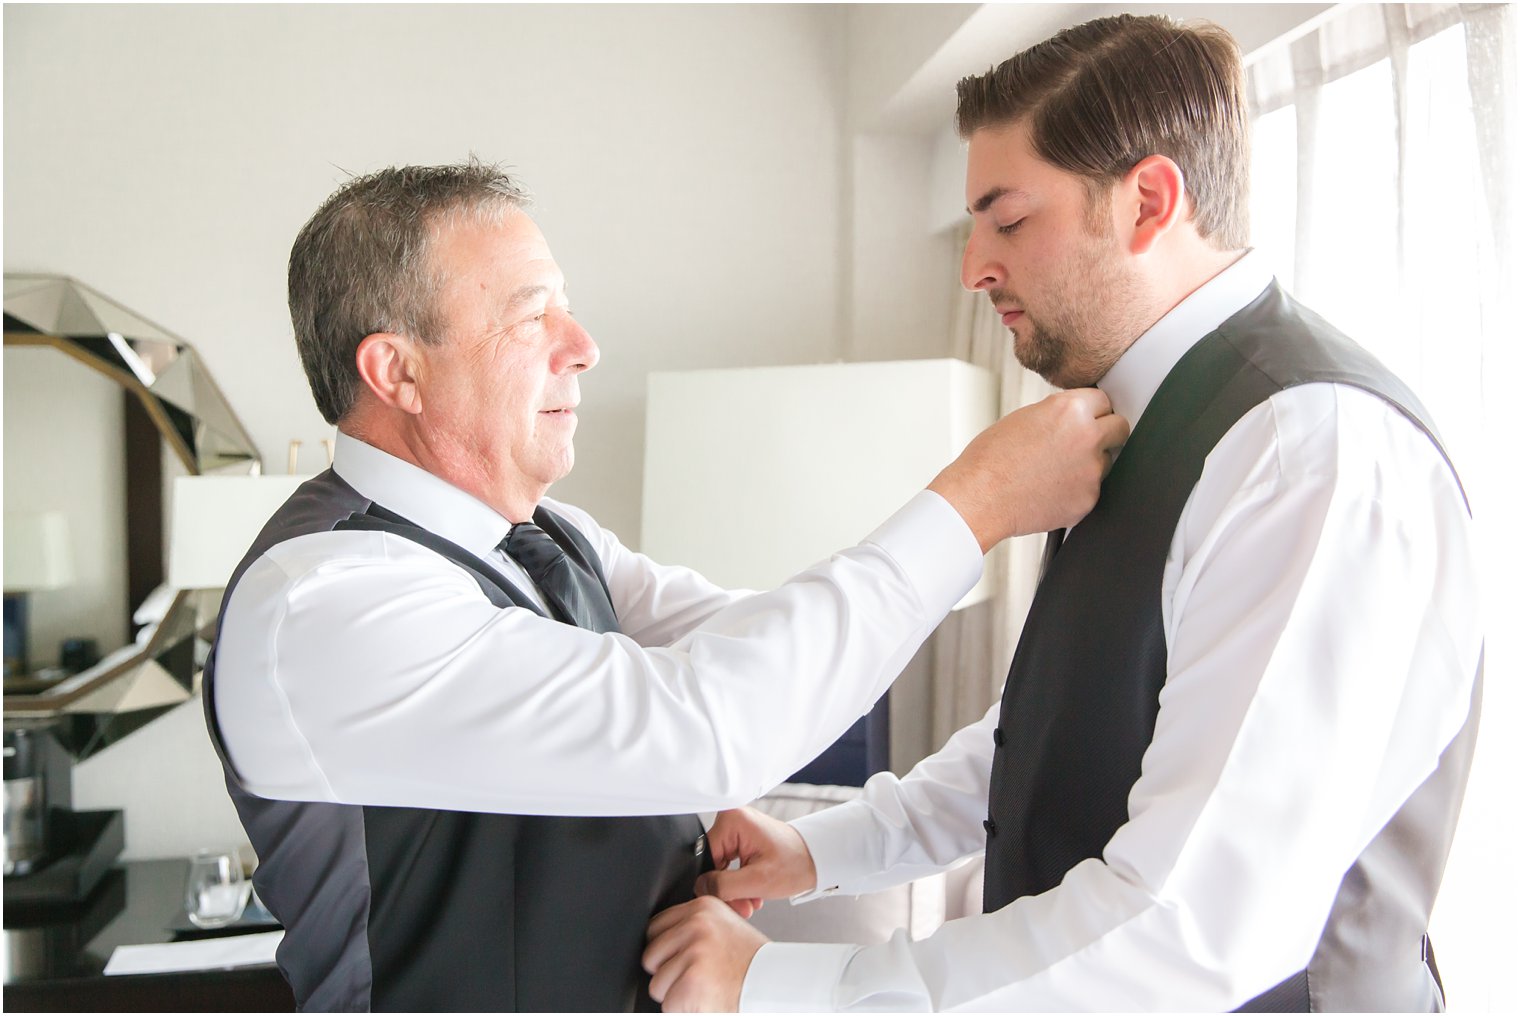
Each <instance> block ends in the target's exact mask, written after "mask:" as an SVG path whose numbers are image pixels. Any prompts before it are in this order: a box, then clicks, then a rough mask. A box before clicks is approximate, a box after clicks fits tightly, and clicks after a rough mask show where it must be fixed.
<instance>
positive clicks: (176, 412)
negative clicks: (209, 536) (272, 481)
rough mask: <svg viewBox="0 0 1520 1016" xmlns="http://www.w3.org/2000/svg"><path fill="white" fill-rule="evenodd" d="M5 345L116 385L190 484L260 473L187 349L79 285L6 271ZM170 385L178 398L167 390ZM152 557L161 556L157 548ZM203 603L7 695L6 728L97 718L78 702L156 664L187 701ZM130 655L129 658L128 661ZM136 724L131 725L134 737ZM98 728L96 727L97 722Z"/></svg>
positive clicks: (182, 599) (175, 604) (190, 599)
mask: <svg viewBox="0 0 1520 1016" xmlns="http://www.w3.org/2000/svg"><path fill="white" fill-rule="evenodd" d="M5 345H6V346H22V347H26V346H30V347H40V346H50V347H52V348H54V349H57V350H59V351H60V352H61V353H62V354H64V355H65V356H68V357H70V358H72V359H74V360H76V361H78V362H80V363H82V364H84V365H85V366H86V367H88V368H90V369H91V370H93V371H96V372H97V373H99V374H101V375H103V376H105V377H107V378H109V379H110V380H112V381H114V382H116V384H117V385H119V386H120V387H121V388H122V389H123V391H125V392H128V393H130V394H131V395H132V396H133V397H135V398H136V400H137V402H138V403H139V404H140V405H141V406H142V408H143V410H144V411H145V412H146V415H147V418H148V419H149V420H150V421H151V422H152V424H153V426H154V428H155V429H156V430H157V431H158V433H159V435H160V436H161V438H162V439H163V441H164V442H165V443H166V444H167V445H168V447H169V449H170V451H171V452H172V453H173V454H174V456H175V458H176V459H177V460H178V461H179V462H180V464H181V465H182V466H183V467H184V469H185V470H186V472H187V473H189V474H190V475H192V476H196V475H204V474H206V473H227V474H237V473H248V474H259V473H262V471H263V463H262V460H261V459H260V457H259V454H258V449H257V448H256V446H255V445H254V443H253V439H252V438H251V437H249V436H248V433H247V431H246V430H244V429H243V426H242V424H241V423H240V422H239V421H238V419H237V416H236V414H235V413H233V411H232V408H231V406H230V405H228V403H227V401H226V398H225V396H223V395H222V392H221V389H220V388H218V387H217V385H216V383H215V382H214V381H213V380H212V378H211V377H210V374H209V373H208V372H207V371H206V369H205V365H204V361H203V360H202V359H201V358H200V357H199V355H198V354H197V353H196V351H195V348H194V346H192V345H191V344H190V343H189V342H187V341H185V340H184V339H181V338H179V337H178V336H176V335H174V334H173V333H171V332H169V331H167V330H165V329H163V328H161V327H159V326H158V325H155V324H153V323H152V322H150V321H148V320H147V319H145V318H142V317H141V316H140V315H138V314H136V313H135V312H133V311H130V310H128V309H127V308H125V307H123V306H122V305H120V304H118V303H116V302H115V301H114V300H111V299H110V298H109V297H106V296H105V295H104V294H102V293H99V292H98V291H96V290H94V289H91V288H90V287H88V286H86V285H84V284H83V283H81V282H79V281H78V280H76V279H73V278H71V277H69V276H64V275H41V274H30V273H9V272H8V273H6V275H5ZM166 347H172V348H166ZM139 350H141V351H144V352H147V353H148V354H149V357H148V358H149V359H150V360H152V359H157V360H162V361H163V362H164V364H165V365H166V366H165V367H164V368H163V372H162V374H161V375H158V374H155V373H154V372H153V371H152V370H150V369H148V368H147V367H146V366H145V365H144V362H143V359H142V358H141V357H138V355H137V351H139ZM134 361H135V362H134ZM170 367H174V368H176V369H175V370H174V371H173V372H172V373H173V374H175V375H178V376H177V377H176V378H175V382H174V383H173V384H168V383H166V384H165V386H164V390H155V388H154V383H155V382H156V381H157V380H160V379H161V377H164V376H168V375H170V373H171V371H170ZM139 371H141V372H142V373H141V374H140V373H139ZM144 374H145V375H146V377H147V380H146V381H145V380H144V377H143V376H142V375H144ZM171 387H172V388H174V389H175V390H174V391H170V390H168V389H170V388H171ZM159 554H160V556H162V554H163V547H162V541H160V547H159ZM203 601H204V598H203V597H202V596H201V595H199V594H198V593H197V592H196V591H191V590H178V591H176V592H175V593H174V596H173V598H172V600H171V602H170V603H169V605H168V607H167V608H166V610H165V613H164V616H163V618H162V620H160V621H159V623H158V627H157V628H156V629H155V630H154V632H153V633H152V635H151V636H150V637H149V638H148V639H147V640H146V641H145V642H143V643H140V644H135V645H134V644H131V643H129V644H128V645H127V646H124V647H122V648H120V649H117V650H116V651H115V652H111V653H108V654H107V655H106V657H105V658H104V659H102V660H101V661H100V662H99V663H97V664H96V665H94V666H92V667H90V668H87V669H86V670H83V671H81V672H79V673H77V674H71V675H68V676H67V677H64V678H62V679H60V680H59V681H58V682H57V683H54V684H51V685H49V686H47V687H46V688H45V689H43V690H40V691H36V692H29V693H28V692H21V693H16V694H6V695H5V696H4V709H5V718H6V720H7V721H8V722H9V721H10V720H12V719H13V718H14V719H16V720H21V721H28V720H40V719H45V718H50V717H58V716H62V715H66V714H75V715H78V714H81V713H83V714H89V713H99V712H100V711H101V710H99V709H97V708H95V705H94V704H93V703H88V702H86V701H85V700H87V699H90V698H95V699H96V700H97V702H98V701H99V697H98V695H97V693H99V692H101V691H102V690H103V689H106V688H108V687H110V686H112V685H115V684H118V683H120V684H121V685H122V687H121V689H120V691H121V695H122V697H125V696H126V695H127V694H128V692H129V691H130V689H131V685H132V682H133V680H134V679H135V678H137V677H138V676H140V675H142V674H143V672H144V671H145V670H148V669H152V668H153V667H154V666H159V667H162V668H163V669H165V670H167V671H168V672H169V673H170V675H171V676H173V677H174V679H175V680H176V681H177V682H178V683H180V684H181V685H182V686H184V687H185V691H186V698H187V699H188V698H189V697H190V696H191V695H193V694H194V690H195V681H196V678H197V676H198V674H197V669H198V668H197V662H196V660H195V640H196V639H197V638H198V637H206V636H208V635H209V634H210V632H209V629H210V628H211V627H212V626H214V623H215V622H214V617H215V615H214V612H213V614H212V619H211V621H210V623H203V622H202V607H203V605H204V603H203ZM133 606H135V605H133ZM128 649H131V650H132V651H131V652H130V653H129V652H127V650H128ZM175 670H180V671H184V674H183V676H181V675H179V674H175V673H174V671H175ZM107 697H108V696H107ZM119 703H120V699H118V704H119ZM161 711H162V708H155V707H154V706H152V705H150V706H146V707H143V708H141V709H135V710H133V709H132V707H128V708H127V709H123V710H121V711H117V710H114V709H108V710H106V716H105V717H102V720H105V721H109V719H110V718H111V717H113V716H118V715H122V716H125V715H129V714H130V712H136V713H149V712H151V713H152V716H156V715H157V714H158V712H161ZM152 716H148V717H146V718H143V717H138V716H134V720H138V719H140V720H141V722H147V720H148V719H151V718H152ZM140 725H141V723H139V722H133V723H131V724H128V726H130V727H131V728H132V729H135V728H136V727H137V726H140ZM96 726H97V727H102V728H103V724H102V723H97V724H96ZM91 740H92V743H95V742H98V741H99V740H100V738H99V736H98V732H97V734H96V735H92V737H91ZM110 740H115V738H114V737H113V738H110Z"/></svg>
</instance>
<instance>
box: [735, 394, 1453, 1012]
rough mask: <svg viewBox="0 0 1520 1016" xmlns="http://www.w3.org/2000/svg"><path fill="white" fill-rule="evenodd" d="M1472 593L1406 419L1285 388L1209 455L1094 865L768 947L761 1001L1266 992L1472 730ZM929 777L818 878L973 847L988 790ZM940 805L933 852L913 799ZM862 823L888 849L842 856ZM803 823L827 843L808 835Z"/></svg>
mask: <svg viewBox="0 0 1520 1016" xmlns="http://www.w3.org/2000/svg"><path fill="white" fill-rule="evenodd" d="M1476 588H1477V586H1476V581H1475V573H1474V566H1473V555H1472V552H1471V549H1470V547H1469V545H1468V536H1467V518H1466V512H1465V508H1464V506H1463V503H1462V500H1461V496H1460V494H1459V493H1458V490H1457V487H1456V485H1455V483H1454V482H1453V480H1452V478H1451V475H1450V472H1449V471H1448V469H1447V467H1446V464H1445V463H1444V461H1442V459H1441V458H1440V456H1439V454H1438V453H1437V452H1436V450H1435V449H1434V447H1433V446H1432V445H1431V444H1430V443H1429V441H1428V440H1427V439H1426V438H1425V437H1424V436H1423V435H1422V434H1420V433H1419V432H1418V431H1417V430H1416V428H1414V427H1413V426H1412V425H1410V424H1409V423H1408V421H1407V420H1405V419H1403V418H1402V417H1401V416H1399V415H1398V414H1397V413H1396V411H1394V410H1392V409H1391V408H1390V407H1388V406H1387V405H1386V404H1384V403H1382V402H1381V401H1380V400H1378V399H1376V398H1375V397H1373V396H1370V395H1367V394H1366V393H1363V392H1360V391H1357V390H1354V389H1347V388H1340V387H1335V386H1330V385H1309V386H1303V387H1300V388H1295V389H1292V390H1290V391H1288V392H1284V393H1281V394H1280V395H1278V396H1275V397H1274V398H1273V399H1272V400H1270V401H1269V402H1268V403H1266V404H1264V405H1263V406H1261V407H1258V408H1257V409H1256V410H1253V411H1252V413H1250V414H1248V415H1247V416H1246V417H1245V418H1243V419H1242V420H1241V421H1240V422H1239V423H1238V424H1237V426H1236V427H1235V428H1234V429H1232V430H1231V432H1230V433H1229V434H1228V435H1227V436H1226V437H1225V439H1224V440H1223V441H1222V442H1221V443H1220V445H1219V446H1218V447H1217V448H1216V449H1215V451H1214V453H1213V454H1212V455H1211V456H1210V458H1209V460H1208V463H1207V464H1206V466H1205V471H1204V474H1203V477H1202V478H1201V479H1200V482H1199V484H1198V486H1197V488H1195V490H1194V493H1193V496H1192V497H1191V498H1190V500H1189V502H1188V504H1187V507H1186V508H1185V509H1184V513H1183V516H1182V519H1181V521H1180V523H1179V525H1178V528H1177V531H1176V534H1175V536H1174V540H1173V543H1172V547H1171V553H1170V556H1169V559H1168V562H1167V567H1166V571H1165V575H1164V578H1163V590H1162V593H1163V595H1162V602H1163V604H1164V623H1165V627H1166V635H1167V640H1168V649H1169V657H1168V676H1167V681H1166V685H1165V687H1164V688H1163V691H1162V693H1161V702H1160V705H1161V708H1160V712H1159V714H1158V717H1157V722H1156V731H1155V736H1154V739H1153V741H1152V743H1151V745H1150V747H1149V749H1148V750H1147V752H1146V753H1145V756H1144V758H1143V761H1142V767H1141V775H1140V778H1139V780H1138V781H1137V782H1136V783H1135V785H1134V787H1133V788H1132V790H1131V793H1130V797H1129V818H1128V821H1127V822H1126V824H1125V825H1123V826H1122V827H1121V828H1120V829H1119V830H1118V831H1117V832H1116V833H1115V835H1114V837H1113V838H1112V839H1111V840H1110V841H1109V843H1108V845H1107V846H1106V847H1105V849H1104V852H1103V856H1102V857H1101V858H1094V859H1090V860H1087V861H1083V862H1082V863H1080V864H1078V865H1077V866H1076V867H1074V868H1073V869H1072V870H1071V871H1070V872H1068V873H1067V875H1066V877H1065V879H1064V880H1063V881H1062V883H1061V884H1060V885H1059V886H1057V887H1056V888H1054V889H1052V890H1050V891H1049V892H1046V893H1043V894H1041V895H1039V896H1034V897H1025V898H1023V899H1020V900H1016V901H1014V902H1013V903H1011V904H1010V905H1008V906H1006V907H1004V908H1002V909H1001V910H999V911H997V912H996V913H992V914H984V915H980V916H976V917H970V918H966V919H963V920H959V921H953V922H950V923H948V924H946V925H945V926H944V927H943V928H941V929H940V930H939V931H938V932H937V933H935V934H934V935H932V936H930V937H929V938H927V939H924V940H922V941H919V942H913V941H910V940H908V938H907V937H906V935H905V934H903V933H901V932H899V933H898V934H897V935H895V936H894V938H893V939H892V940H891V941H889V942H887V943H884V944H882V945H879V946H870V947H865V948H860V947H855V946H804V945H794V944H772V945H767V946H765V947H763V948H762V949H761V950H760V952H759V953H758V954H757V955H756V957H755V960H754V962H753V963H752V964H751V967H750V971H749V974H748V976H747V978H746V981H745V986H744V994H743V1007H744V1008H746V1009H775V1010H780V1009H814V1010H832V1009H841V1010H849V1009H858V1010H880V1009H890V1010H924V1009H936V1010H937V1009H968V1010H1003V1011H1010V1010H1066V1009H1097V1010H1131V1011H1133V1010H1150V1009H1168V1010H1186V1009H1209V1010H1228V1009H1232V1008H1234V1007H1236V1006H1238V1005H1240V1004H1241V1003H1243V1002H1245V1001H1247V1000H1249V999H1250V998H1252V997H1254V996H1255V995H1257V994H1259V993H1260V992H1262V991H1264V990H1266V989H1267V988H1269V987H1271V986H1272V985H1274V984H1276V983H1277V982H1279V981H1280V980H1282V979H1283V978H1285V977H1287V976H1288V975H1289V974H1291V973H1293V972H1295V971H1296V970H1299V969H1301V968H1302V967H1303V966H1304V964H1305V963H1307V961H1308V959H1309V957H1310V955H1311V953H1312V951H1313V949H1314V947H1315V944H1316V943H1317V941H1318V938H1319V935H1320V932H1321V930H1322V928H1323V925H1324V922H1325V919H1326V917H1327V915H1328V914H1329V911H1330V907H1331V905H1332V903H1333V901H1334V898H1335V893H1336V890H1337V888H1338V886H1339V884H1340V881H1341V878H1342V876H1343V875H1344V873H1345V871H1346V869H1347V868H1348V867H1349V866H1350V865H1351V863H1352V862H1353V861H1354V860H1355V859H1356V857H1357V856H1358V855H1359V854H1360V853H1361V851H1362V850H1363V849H1364V848H1365V847H1366V845H1367V844H1368V843H1369V842H1370V841H1371V839H1372V838H1373V837H1374V836H1375V835H1376V834H1377V832H1378V831H1379V830H1380V829H1381V828H1382V827H1383V825H1385V824H1386V822H1387V821H1388V819H1389V818H1390V817H1391V816H1392V814H1393V813H1394V811H1396V810H1397V808H1398V807H1399V806H1400V805H1401V804H1402V803H1403V802H1404V801H1405V800H1406V799H1407V798H1408V796H1409V795H1410V794H1411V793H1412V792H1413V791H1414V790H1415V788H1416V787H1418V786H1419V784H1420V783H1422V782H1423V781H1424V779H1425V778H1426V777H1427V776H1428V775H1429V774H1430V772H1432V771H1433V769H1434V767H1435V765H1436V762H1437V760H1438V758H1439V756H1440V754H1441V751H1442V750H1443V749H1444V748H1445V746H1446V745H1447V743H1448V742H1449V741H1450V740H1451V738H1452V737H1453V736H1454V735H1455V734H1456V732H1457V730H1458V729H1459V728H1460V727H1461V725H1462V723H1463V721H1464V720H1465V718H1466V715H1467V711H1468V704H1469V698H1470V692H1471V684H1472V679H1473V675H1474V671H1475V669H1476V665H1477V658H1478V652H1479V647H1480V644H1481V633H1480V632H1479V630H1478V627H1477V625H1478V622H1477V616H1478V610H1477V603H1476V602H1475V590H1476ZM985 724H986V720H985V719H984V720H983V721H982V722H981V723H979V724H977V725H976V726H974V727H972V728H968V731H976V732H977V738H978V739H980V738H981V736H982V734H983V733H985V731H981V730H978V728H981V727H984V726H985ZM962 733H963V734H965V733H967V732H966V731H963V732H962ZM1009 750H1017V746H1016V745H1010V746H1009ZM990 753H991V747H990V744H985V743H983V744H982V745H980V746H978V745H977V744H975V743H972V742H969V741H966V740H963V739H962V736H961V735H957V737H956V738H955V739H953V740H952V741H951V743H950V744H949V745H947V746H946V749H945V750H944V751H943V752H941V753H939V755H938V756H936V757H935V759H933V760H927V761H926V763H925V765H929V764H930V762H932V763H933V766H934V770H935V771H938V772H944V773H950V774H956V775H957V778H958V779H962V780H964V779H966V778H967V777H968V774H970V773H971V772H972V770H973V768H975V771H976V772H977V773H979V775H980V780H981V792H982V798H983V803H985V794H986V789H987V781H988V772H987V770H986V769H985V768H979V767H980V765H981V762H982V760H983V759H986V760H989V761H990ZM916 775H917V773H916V772H915V774H910V776H909V777H908V778H906V779H904V780H903V781H902V782H901V783H896V782H894V781H887V780H883V781H880V782H879V783H874V784H873V785H872V786H871V787H869V788H868V790H867V792H866V794H865V797H864V799H863V800H862V801H861V802H859V803H858V805H857V804H852V805H851V806H849V807H850V808H851V809H852V811H850V812H846V811H844V809H839V810H840V812H841V815H840V818H839V820H838V822H837V824H834V823H829V822H827V821H826V820H825V819H824V818H822V817H820V818H819V819H817V820H816V822H817V825H816V828H819V829H823V830H824V833H823V836H821V837H819V838H818V840H817V845H818V847H819V849H820V853H821V854H822V856H823V857H824V858H825V860H824V862H823V863H822V864H820V879H822V878H824V877H825V875H824V872H825V871H826V870H827V871H828V874H827V876H826V877H827V878H828V879H830V880H836V881H837V882H838V883H839V884H841V885H848V886H852V887H871V886H873V885H876V884H878V882H879V881H880V878H872V877H868V873H869V872H870V871H871V868H870V866H871V865H883V864H884V865H887V866H888V873H889V874H890V866H893V865H897V866H904V867H905V870H908V871H910V872H911V871H914V870H917V869H916V867H915V866H916V865H918V864H919V863H921V862H928V861H935V862H937V861H941V860H943V859H944V858H945V857H947V856H948V854H949V853H952V852H953V851H954V850H956V849H960V848H962V847H965V846H967V845H968V844H969V843H970V842H971V840H970V836H971V830H970V826H969V824H968V816H969V815H971V814H974V813H973V812H971V811H970V804H969V802H971V801H972V800H974V799H975V798H976V796H977V795H976V794H975V792H974V791H973V790H972V788H970V787H969V786H964V785H962V786H956V787H952V788H945V789H933V790H931V789H928V788H927V787H919V786H916V780H915V776H916ZM931 779H932V778H931ZM945 801H951V802H955V803H954V804H953V805H952V806H951V808H950V810H949V814H948V821H949V822H950V824H951V825H952V826H953V827H954V829H953V831H952V832H951V833H950V834H947V835H946V836H945V837H944V838H943V839H944V843H941V842H939V840H938V838H937V835H936V837H930V836H926V835H925V833H924V831H925V830H928V829H930V828H931V827H932V826H933V825H934V824H935V822H936V821H937V819H938V815H936V814H935V813H933V812H931V811H925V810H923V809H925V808H931V807H938V806H940V805H941V804H942V803H943V802H945ZM824 814H825V815H827V814H828V813H824ZM851 824H853V825H854V826H855V830H856V834H857V835H861V836H865V837H871V836H875V837H877V838H878V839H879V840H881V841H882V842H880V843H877V844H875V845H872V846H871V847H869V848H856V849H855V850H854V851H853V852H851V851H849V850H841V849H840V848H839V847H838V846H837V843H838V842H839V841H840V840H842V839H844V838H845V837H846V836H847V834H848V829H847V826H848V825H851ZM799 827H800V828H802V829H803V831H804V836H805V837H806V838H808V842H809V845H810V847H812V846H813V845H814V838H813V837H814V833H813V831H812V828H814V827H812V826H809V825H803V824H802V823H799ZM946 844H948V846H946ZM851 866H860V867H859V868H858V869H857V870H850V871H846V870H843V869H845V868H847V867H851ZM875 870H876V872H880V871H881V869H880V868H879V867H878V868H877V869H875ZM820 884H821V885H822V884H823V883H822V882H820ZM825 888H826V886H825Z"/></svg>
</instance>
